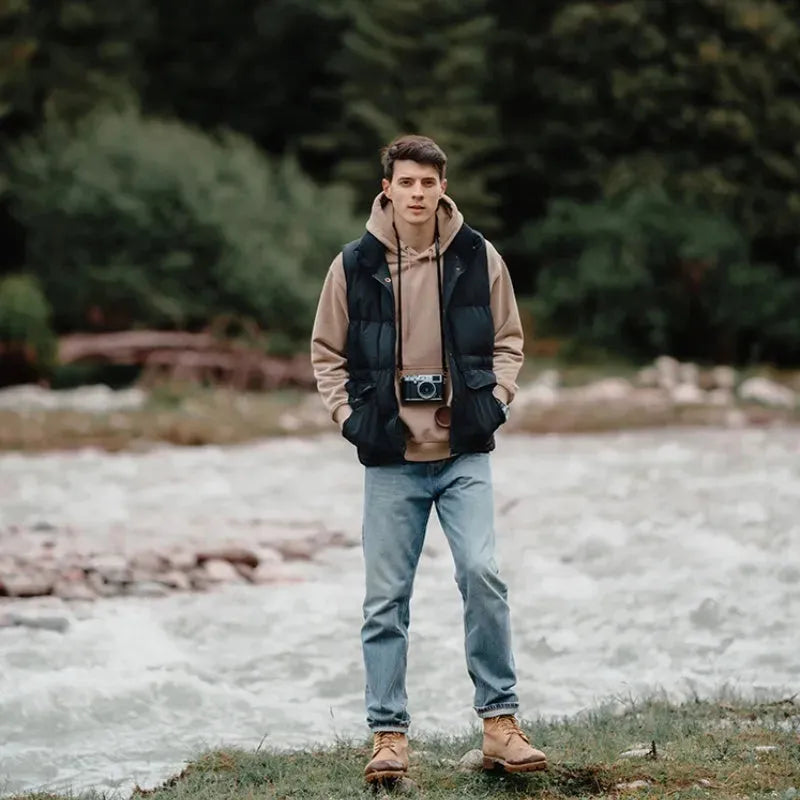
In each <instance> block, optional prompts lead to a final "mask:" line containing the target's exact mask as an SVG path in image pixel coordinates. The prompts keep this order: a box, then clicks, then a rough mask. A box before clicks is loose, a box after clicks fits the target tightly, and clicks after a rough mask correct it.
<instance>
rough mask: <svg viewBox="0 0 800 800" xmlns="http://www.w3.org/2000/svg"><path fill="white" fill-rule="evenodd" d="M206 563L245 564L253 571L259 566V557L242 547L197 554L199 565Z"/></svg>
mask: <svg viewBox="0 0 800 800" xmlns="http://www.w3.org/2000/svg"><path fill="white" fill-rule="evenodd" d="M206 561H227V562H228V563H229V564H244V565H246V566H248V567H250V568H251V569H255V568H256V567H257V566H258V556H257V555H256V554H255V553H254V552H252V551H251V550H245V549H244V548H242V547H226V548H223V549H220V550H205V551H203V552H200V553H198V554H197V563H198V564H205V563H206Z"/></svg>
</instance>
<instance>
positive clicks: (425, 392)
mask: <svg viewBox="0 0 800 800" xmlns="http://www.w3.org/2000/svg"><path fill="white" fill-rule="evenodd" d="M417 393H418V394H419V396H420V397H422V398H424V399H425V400H428V399H429V398H431V397H434V396H435V395H436V387H435V386H434V385H433V382H432V381H422V383H420V384H418V385H417Z"/></svg>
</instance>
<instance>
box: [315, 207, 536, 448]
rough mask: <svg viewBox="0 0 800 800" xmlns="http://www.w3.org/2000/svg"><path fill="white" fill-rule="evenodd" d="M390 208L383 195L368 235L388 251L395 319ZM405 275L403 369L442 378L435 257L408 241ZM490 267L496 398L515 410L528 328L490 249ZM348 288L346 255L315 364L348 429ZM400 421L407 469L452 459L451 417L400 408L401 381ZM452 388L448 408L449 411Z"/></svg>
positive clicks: (327, 305)
mask: <svg viewBox="0 0 800 800" xmlns="http://www.w3.org/2000/svg"><path fill="white" fill-rule="evenodd" d="M437 214H438V219H439V241H440V245H439V249H440V252H441V254H442V256H443V255H444V252H445V251H446V250H447V248H448V246H449V245H450V243H451V242H452V241H453V239H454V238H455V235H456V234H457V233H458V231H459V230H460V229H461V225H462V224H463V222H464V218H463V216H462V215H461V212H460V211H459V210H458V209H457V208H456V205H455V203H454V202H453V201H452V200H451V199H450V198H449V197H447V196H445V197H443V198H442V200H441V201H440V204H439V210H438V211H437ZM393 220H394V212H393V208H392V204H391V202H390V201H389V200H388V199H387V198H386V197H385V196H384V195H383V193H381V194H379V195H378V196H377V197H376V198H375V201H374V202H373V204H372V213H371V214H370V218H369V221H368V222H367V230H368V231H369V232H370V233H371V234H372V235H373V236H375V237H376V238H377V239H378V240H379V241H380V242H381V243H382V244H383V245H384V247H385V248H386V261H387V263H388V265H389V271H390V274H391V276H392V287H393V289H394V297H395V313H396V314H397V313H399V309H398V298H397V240H396V238H395V232H394V227H393ZM400 246H401V249H402V258H401V263H402V269H403V278H402V280H403V308H402V314H403V362H404V363H403V366H404V371H405V372H406V373H411V374H414V373H416V374H421V373H428V372H441V371H442V364H441V360H442V350H441V332H440V326H439V290H438V285H437V280H436V254H435V250H434V247H433V246H431V247H429V248H428V249H427V250H425V251H424V252H421V253H418V252H416V251H415V250H412V249H411V248H410V247H408V246H407V245H406V244H405V243H404V242H403V241H402V240H401V242H400ZM486 250H487V258H488V263H489V286H490V290H491V293H490V305H491V309H492V317H493V319H494V372H495V376H496V378H497V386H496V387H495V390H494V394H495V396H496V397H497V398H498V399H500V400H502V401H503V402H504V403H510V402H511V401H512V400H513V398H514V394H515V393H516V391H517V383H516V380H517V375H518V373H519V369H520V367H521V366H522V325H521V323H520V318H519V311H518V310H517V303H516V300H515V298H514V289H513V287H512V285H511V278H510V277H509V274H508V269H507V268H506V265H505V264H504V263H503V259H502V258H501V257H500V254H499V253H498V252H497V250H495V248H494V247H493V246H492V245H491V243H489V242H488V241H487V242H486ZM347 326H348V312H347V283H346V279H345V275H344V265H343V261H342V254H341V253H340V254H339V255H338V256H336V258H335V259H334V260H333V263H332V264H331V266H330V269H329V270H328V275H327V277H326V279H325V283H324V285H323V287H322V294H321V295H320V299H319V305H318V307H317V316H316V320H315V322H314V331H313V333H312V337H311V362H312V365H313V367H314V375H315V377H316V380H317V389H318V390H319V393H320V395H321V396H322V399H323V401H324V402H325V405H326V406H327V408H328V410H329V411H330V413H331V416H332V418H333V420H334V421H335V422H337V423H338V424H339V426H340V427H341V426H342V425H343V424H344V421H345V420H346V419H347V417H348V416H350V413H351V410H350V406H349V405H348V398H347V390H346V389H345V383H346V382H347V379H348V373H347V352H346V350H347ZM395 385H396V387H397V388H396V391H397V395H398V403H399V405H400V419H401V420H402V421H403V422H404V423H405V424H406V426H407V428H408V435H407V442H406V456H405V457H406V460H407V461H435V460H438V459H441V458H448V457H449V456H450V444H449V439H450V429H449V427H447V426H448V425H449V413H448V412H449V409H447V410H446V411H443V410H439V411H438V413H437V410H438V409H439V408H441V406H440V407H437V406H436V405H435V404H433V403H400V394H399V381H397V382H396V384H395ZM450 399H451V392H450V387H449V386H447V387H446V401H445V403H443V404H442V406H445V407H446V406H447V405H449V403H450Z"/></svg>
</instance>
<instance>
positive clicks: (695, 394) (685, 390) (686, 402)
mask: <svg viewBox="0 0 800 800" xmlns="http://www.w3.org/2000/svg"><path fill="white" fill-rule="evenodd" d="M670 397H671V398H672V402H673V403H675V405H678V406H695V405H696V406H699V405H703V404H704V403H705V402H707V399H708V398H707V395H706V393H705V392H704V391H703V390H702V389H701V388H700V387H699V386H697V384H694V383H679V384H678V385H677V386H675V387H674V388H672V389H671V390H670Z"/></svg>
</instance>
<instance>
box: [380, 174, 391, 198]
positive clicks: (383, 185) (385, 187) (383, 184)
mask: <svg viewBox="0 0 800 800" xmlns="http://www.w3.org/2000/svg"><path fill="white" fill-rule="evenodd" d="M391 187H392V184H391V182H390V181H388V180H386V178H383V179H382V180H381V189H383V193H384V194H385V195H386V196H387V197H391V194H389V189H391Z"/></svg>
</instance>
